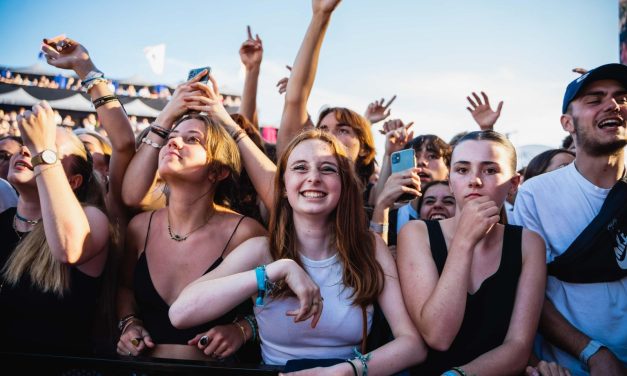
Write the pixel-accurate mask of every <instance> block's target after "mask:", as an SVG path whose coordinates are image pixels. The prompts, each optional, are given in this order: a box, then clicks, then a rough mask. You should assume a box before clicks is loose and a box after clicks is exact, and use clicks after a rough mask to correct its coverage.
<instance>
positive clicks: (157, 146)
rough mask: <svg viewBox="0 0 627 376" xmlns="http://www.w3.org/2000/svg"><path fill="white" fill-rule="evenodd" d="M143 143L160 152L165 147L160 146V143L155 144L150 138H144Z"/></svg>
mask: <svg viewBox="0 0 627 376" xmlns="http://www.w3.org/2000/svg"><path fill="white" fill-rule="evenodd" d="M142 142H143V143H144V144H146V145H150V146H152V147H153V148H155V149H157V150H159V149H161V148H162V147H163V145H159V144H158V143H156V142H154V141H153V140H151V139H149V138H148V137H144V138H142Z"/></svg>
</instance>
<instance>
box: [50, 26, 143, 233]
mask: <svg viewBox="0 0 627 376" xmlns="http://www.w3.org/2000/svg"><path fill="white" fill-rule="evenodd" d="M45 42H47V43H46V44H44V45H43V46H42V50H43V52H44V53H45V56H46V60H47V61H48V63H49V64H50V65H52V66H55V67H57V68H64V69H71V70H73V71H74V72H75V73H76V75H77V76H78V77H79V78H80V79H81V80H82V81H83V82H85V81H86V79H89V78H90V77H98V76H97V75H99V73H101V72H100V71H99V70H98V69H97V68H96V66H95V64H94V63H93V61H92V60H91V56H90V55H89V52H88V51H87V49H86V48H85V47H84V46H82V45H81V44H80V43H78V42H76V41H74V40H71V39H68V38H61V37H56V38H52V39H47V40H45ZM91 79H92V81H91V82H90V81H88V85H89V84H90V83H91V85H90V88H89V90H88V93H89V95H90V96H91V99H92V101H95V100H97V99H99V98H106V97H110V96H114V93H113V92H112V91H111V90H110V89H109V85H108V82H107V81H106V79H104V78H102V79H99V78H91ZM96 112H97V113H98V118H99V119H100V122H101V124H102V126H103V128H104V129H105V131H107V136H108V137H109V140H111V146H112V149H113V153H112V154H111V160H110V162H109V186H108V192H107V209H108V210H109V215H110V216H111V218H113V219H114V220H116V221H118V222H119V223H120V225H121V226H124V227H125V226H126V221H127V219H128V218H127V217H128V211H127V208H126V206H125V205H124V203H123V200H122V181H123V179H124V173H125V172H126V168H127V167H128V165H129V163H130V161H131V159H132V158H133V155H134V154H135V137H134V135H133V129H132V127H131V123H130V121H129V120H128V117H127V116H126V112H125V111H124V108H123V107H122V104H121V103H120V102H119V101H118V100H112V101H109V102H106V103H104V104H103V105H99V106H97V107H96Z"/></svg>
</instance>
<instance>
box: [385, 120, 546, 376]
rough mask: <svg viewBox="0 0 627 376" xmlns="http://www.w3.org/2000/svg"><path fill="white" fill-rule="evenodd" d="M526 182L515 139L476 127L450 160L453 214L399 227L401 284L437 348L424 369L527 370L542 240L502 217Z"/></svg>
mask: <svg viewBox="0 0 627 376" xmlns="http://www.w3.org/2000/svg"><path fill="white" fill-rule="evenodd" d="M519 179H520V177H519V175H518V174H517V173H516V153H515V150H514V147H513V146H512V144H511V143H510V142H509V140H507V139H506V138H505V137H504V136H502V135H501V134H499V133H497V132H494V131H479V132H472V133H469V134H468V135H466V136H464V137H463V138H462V139H461V140H460V141H459V142H458V143H457V145H456V146H455V149H454V150H453V154H452V160H451V173H450V186H451V190H452V192H453V195H454V196H455V200H456V206H457V209H456V215H455V216H454V217H452V218H448V219H444V220H441V221H412V222H410V223H408V224H407V225H406V226H405V227H403V229H402V230H401V232H400V234H399V239H398V248H397V251H398V259H397V265H398V268H399V275H400V279H401V288H402V290H403V295H404V298H405V303H406V306H407V308H408V310H409V313H410V316H411V317H412V321H413V322H414V324H415V325H416V327H417V328H418V331H419V332H420V333H421V334H422V336H423V337H424V338H425V341H426V342H427V344H428V345H429V347H430V348H431V350H430V352H429V355H428V357H427V360H426V362H425V363H424V364H422V365H421V366H420V368H419V369H417V370H416V371H417V372H419V374H424V375H439V374H442V373H443V372H449V373H450V374H451V375H458V374H468V375H471V374H478V375H482V376H483V375H508V374H520V373H521V372H522V371H523V370H524V367H525V365H526V363H527V360H528V359H529V355H530V352H531V345H532V341H533V338H534V335H535V332H536V328H537V324H538V319H539V316H540V308H541V306H542V300H543V293H544V284H545V278H546V268H545V265H544V243H543V241H542V239H541V238H540V237H539V236H538V235H537V234H535V233H533V232H531V231H528V230H525V229H523V228H521V227H519V226H511V225H501V224H500V223H498V222H499V212H500V210H501V207H502V206H503V202H504V201H505V198H506V196H507V194H508V193H511V192H513V191H515V190H516V188H517V186H518V180H519ZM453 367H455V368H456V369H457V370H456V371H453V370H451V369H452V368H453ZM447 370H449V371H447ZM464 372H465V373H464Z"/></svg>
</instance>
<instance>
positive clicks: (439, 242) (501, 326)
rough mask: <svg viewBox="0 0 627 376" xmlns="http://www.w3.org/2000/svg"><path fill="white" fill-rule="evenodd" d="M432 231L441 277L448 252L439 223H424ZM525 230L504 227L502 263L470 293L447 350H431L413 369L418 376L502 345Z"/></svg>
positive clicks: (509, 313) (432, 249)
mask: <svg viewBox="0 0 627 376" xmlns="http://www.w3.org/2000/svg"><path fill="white" fill-rule="evenodd" d="M424 222H425V223H426V225H427V230H428V232H429V242H430V244H431V254H432V255H433V260H434V261H435V265H436V267H437V268H438V273H439V274H442V270H443V269H444V263H445V262H446V256H447V253H448V251H447V249H446V241H445V240H444V234H443V233H442V227H440V223H439V222H438V221H424ZM521 241H522V227H520V226H513V225H505V233H504V235H503V249H502V253H501V264H500V265H499V268H498V270H497V271H496V273H494V274H493V275H491V276H490V277H488V278H487V279H486V280H485V281H483V283H482V284H481V287H480V288H479V290H478V291H476V292H475V293H474V294H468V296H467V298H466V310H465V313H464V320H463V321H462V325H461V328H460V329H459V332H458V333H457V336H456V337H455V339H454V340H453V343H452V344H451V347H450V348H449V349H448V350H447V351H436V350H433V349H429V354H428V355H427V360H426V361H425V362H424V363H422V364H420V365H418V366H417V367H415V368H413V369H412V374H416V375H441V374H442V373H443V372H444V371H446V370H448V369H450V368H451V367H455V366H461V365H463V364H466V363H468V362H470V361H472V360H473V359H475V358H477V357H479V356H480V355H482V354H484V353H486V352H488V351H490V350H492V349H494V348H496V347H498V346H500V345H501V344H503V341H504V340H505V335H506V334H507V330H508V328H509V322H510V318H511V316H512V311H513V309H514V301H515V298H516V289H517V286H518V278H519V276H520V272H521V269H522V251H521Z"/></svg>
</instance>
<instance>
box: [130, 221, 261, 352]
mask: <svg viewBox="0 0 627 376" xmlns="http://www.w3.org/2000/svg"><path fill="white" fill-rule="evenodd" d="M154 214H155V213H154V212H152V214H150V220H149V221H148V231H147V232H146V240H145V242H144V252H142V254H141V255H140V256H139V259H138V260H137V265H136V266H135V273H134V275H133V288H134V292H135V301H136V302H137V306H138V308H139V312H140V313H139V315H140V317H141V318H142V320H143V321H144V327H145V328H146V329H147V330H148V332H149V333H150V335H151V336H152V340H153V341H154V342H155V343H157V344H181V345H187V341H189V340H190V339H192V338H194V337H195V336H196V335H197V334H199V333H202V332H206V331H208V330H209V329H211V328H213V327H214V326H217V325H224V324H229V323H231V322H233V319H234V318H235V317H236V315H237V314H238V313H240V314H245V313H250V312H252V303H250V302H249V300H250V299H247V301H246V302H244V303H242V304H241V305H240V306H238V307H236V308H234V309H233V310H231V311H230V312H228V313H227V314H225V315H223V316H222V317H220V318H217V319H216V320H213V321H211V322H207V323H204V324H202V325H198V326H194V327H192V328H187V329H177V328H175V327H174V326H172V323H171V322H170V318H169V317H168V310H169V309H170V306H169V305H168V303H166V302H165V301H164V300H163V298H161V295H159V292H158V291H157V289H156V288H155V286H154V284H153V283H152V278H151V276H150V270H149V269H148V260H147V258H146V249H147V248H146V247H147V245H148V235H149V234H150V224H151V223H152V216H153V215H154ZM243 219H244V216H242V217H241V218H240V219H239V221H238V222H237V225H236V226H235V228H234V229H233V232H232V233H231V237H229V240H228V241H227V242H226V244H225V245H224V249H222V253H221V254H220V257H218V259H217V260H216V261H214V263H213V264H212V265H211V266H210V267H209V269H207V271H206V272H205V273H203V275H204V274H207V273H209V272H210V271H212V270H213V269H215V268H217V267H218V265H220V263H221V262H222V260H223V255H224V251H226V249H227V247H228V245H229V243H230V242H231V239H232V238H233V235H235V232H236V231H237V228H238V227H239V225H240V223H242V220H243ZM198 277H199V278H200V276H198ZM247 311H249V312H247Z"/></svg>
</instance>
